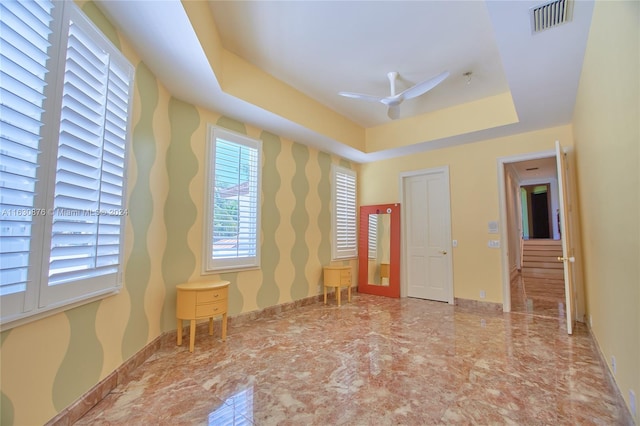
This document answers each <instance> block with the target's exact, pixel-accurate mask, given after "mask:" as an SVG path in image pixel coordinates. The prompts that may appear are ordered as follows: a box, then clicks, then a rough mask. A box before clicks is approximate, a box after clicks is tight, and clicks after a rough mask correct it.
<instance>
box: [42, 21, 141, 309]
mask: <svg viewBox="0 0 640 426" xmlns="http://www.w3.org/2000/svg"><path fill="white" fill-rule="evenodd" d="M71 12H72V13H70V15H69V18H68V30H67V36H68V37H67V42H66V50H65V59H64V74H63V75H64V80H63V83H62V104H61V110H60V128H59V136H58V154H57V162H56V169H55V187H54V201H53V215H52V216H53V217H52V224H51V254H50V258H49V270H48V274H47V275H48V277H47V278H48V282H47V285H46V287H45V288H43V297H42V298H41V299H42V300H41V302H42V303H41V304H48V303H55V302H58V301H59V300H61V299H67V298H70V297H73V295H74V294H76V293H77V292H78V288H79V287H81V288H82V292H83V293H94V292H98V293H99V292H104V291H112V290H113V289H114V288H117V287H118V286H119V284H120V277H119V274H118V272H119V268H120V262H121V256H120V254H121V250H120V241H121V233H122V232H123V225H124V221H123V219H124V215H125V214H126V211H125V210H124V195H125V194H124V191H123V189H124V173H125V153H126V150H125V144H126V137H127V128H128V121H127V116H128V111H129V98H130V85H131V81H132V76H133V68H132V67H131V65H130V64H128V63H127V62H126V61H122V60H120V61H118V56H119V54H118V52H117V51H115V49H114V48H113V47H112V46H111V45H110V44H107V43H104V38H103V36H101V35H100V34H99V33H98V32H97V30H96V29H95V28H94V27H93V26H92V25H90V24H89V23H88V22H87V21H85V20H81V19H80V16H79V12H77V11H75V10H72V11H71ZM44 281H45V280H43V286H44ZM60 284H68V285H67V286H66V288H64V289H63V288H57V289H52V288H51V287H52V286H58V285H60Z"/></svg>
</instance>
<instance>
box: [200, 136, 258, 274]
mask: <svg viewBox="0 0 640 426" xmlns="http://www.w3.org/2000/svg"><path fill="white" fill-rule="evenodd" d="M207 144H208V153H209V161H208V178H207V185H206V194H205V197H206V200H207V201H206V202H207V204H206V207H207V214H206V217H207V221H206V229H205V235H206V236H205V238H204V239H203V241H204V249H203V254H204V256H203V258H204V259H205V261H204V262H203V268H204V271H203V272H205V273H207V272H211V271H219V270H231V269H234V270H239V269H248V268H257V267H259V266H260V239H259V238H260V179H261V164H262V160H261V158H262V142H261V141H259V140H255V139H251V138H248V137H246V136H244V135H240V134H237V133H233V132H230V131H228V130H224V129H221V128H217V127H213V126H210V127H209V136H208V142H207Z"/></svg>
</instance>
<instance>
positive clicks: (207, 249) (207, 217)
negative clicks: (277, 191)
mask: <svg viewBox="0 0 640 426" xmlns="http://www.w3.org/2000/svg"><path fill="white" fill-rule="evenodd" d="M218 139H221V140H223V141H225V142H230V143H233V144H237V145H241V146H244V147H248V148H250V149H255V150H256V159H255V164H256V177H255V179H256V180H255V194H253V195H252V196H253V197H255V206H256V212H255V217H256V220H255V223H254V224H253V225H252V227H253V228H255V235H254V236H253V238H254V240H255V255H254V256H249V257H235V258H226V259H217V260H216V259H214V258H213V232H214V229H213V224H214V219H215V218H214V211H213V210H214V209H213V204H214V199H215V180H216V170H215V161H216V143H217V141H218ZM206 154H207V163H206V171H205V180H204V182H205V185H204V215H203V216H204V219H203V220H204V223H203V238H202V268H201V269H202V271H201V272H202V275H209V274H218V273H222V272H235V271H245V270H252V269H260V265H261V246H262V238H261V235H262V224H261V222H262V220H261V219H262V158H263V152H262V141H261V140H259V139H253V138H250V137H248V136H246V135H243V134H240V133H237V132H233V131H231V130H228V129H225V128H222V127H218V126H214V125H211V124H209V125H208V128H207V143H206Z"/></svg>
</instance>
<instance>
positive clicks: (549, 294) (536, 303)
mask: <svg viewBox="0 0 640 426" xmlns="http://www.w3.org/2000/svg"><path fill="white" fill-rule="evenodd" d="M564 305H565V298H564V282H558V281H557V280H549V279H545V278H534V277H529V278H523V277H522V275H521V274H518V275H516V276H515V277H514V278H513V280H511V312H514V313H515V312H520V313H527V314H531V315H538V316H543V317H548V318H557V319H559V320H561V321H566V313H565V310H564Z"/></svg>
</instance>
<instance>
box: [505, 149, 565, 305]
mask: <svg viewBox="0 0 640 426" xmlns="http://www.w3.org/2000/svg"><path fill="white" fill-rule="evenodd" d="M549 157H553V158H555V157H556V152H555V150H548V151H540V152H530V153H527V154H518V155H511V156H508V157H500V158H498V166H497V167H498V196H499V197H498V198H499V199H498V202H499V208H500V259H501V262H502V310H503V311H504V312H511V271H510V268H509V254H508V253H507V251H508V246H509V244H508V241H509V234H508V233H509V229H508V228H507V192H506V188H505V184H506V181H505V173H504V168H505V166H506V165H507V164H509V163H519V162H520V161H528V160H538V159H541V158H549Z"/></svg>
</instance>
